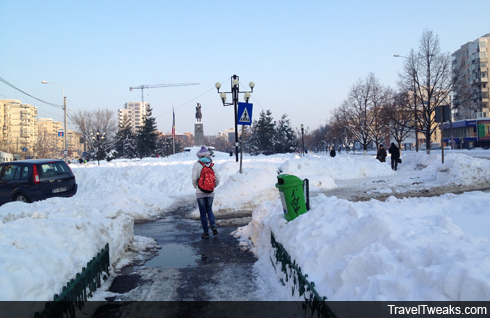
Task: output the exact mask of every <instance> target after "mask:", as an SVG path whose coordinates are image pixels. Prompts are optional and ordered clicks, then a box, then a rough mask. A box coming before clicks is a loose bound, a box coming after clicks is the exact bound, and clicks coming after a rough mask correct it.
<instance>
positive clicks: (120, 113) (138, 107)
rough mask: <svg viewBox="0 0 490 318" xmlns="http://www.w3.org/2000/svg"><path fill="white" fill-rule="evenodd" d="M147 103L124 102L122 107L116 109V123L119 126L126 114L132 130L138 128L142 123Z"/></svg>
mask: <svg viewBox="0 0 490 318" xmlns="http://www.w3.org/2000/svg"><path fill="white" fill-rule="evenodd" d="M147 105H148V103H141V102H130V103H126V104H124V108H120V109H118V110H117V125H118V126H121V125H122V123H123V122H124V117H125V116H127V118H128V119H129V122H130V123H131V127H132V128H133V130H134V131H138V129H139V128H140V127H141V126H142V125H143V123H144V118H145V117H146V106H147Z"/></svg>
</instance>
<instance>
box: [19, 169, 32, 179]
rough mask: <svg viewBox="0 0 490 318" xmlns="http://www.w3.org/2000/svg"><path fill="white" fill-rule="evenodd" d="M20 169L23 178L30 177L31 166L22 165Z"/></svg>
mask: <svg viewBox="0 0 490 318" xmlns="http://www.w3.org/2000/svg"><path fill="white" fill-rule="evenodd" d="M18 170H19V171H20V178H21V179H29V172H30V169H29V166H20V169H18Z"/></svg>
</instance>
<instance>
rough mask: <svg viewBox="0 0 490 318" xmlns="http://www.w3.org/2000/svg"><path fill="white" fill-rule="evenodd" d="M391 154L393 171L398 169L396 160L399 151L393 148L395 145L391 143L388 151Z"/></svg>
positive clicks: (398, 157) (398, 156)
mask: <svg viewBox="0 0 490 318" xmlns="http://www.w3.org/2000/svg"><path fill="white" fill-rule="evenodd" d="M388 151H389V152H390V154H391V169H393V170H395V171H396V169H397V168H398V159H400V149H398V147H397V146H395V143H394V142H392V143H391V147H390V149H389V150H388Z"/></svg>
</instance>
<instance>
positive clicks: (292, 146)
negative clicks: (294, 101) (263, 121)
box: [274, 114, 298, 153]
mask: <svg viewBox="0 0 490 318" xmlns="http://www.w3.org/2000/svg"><path fill="white" fill-rule="evenodd" d="M287 117H288V115H286V114H284V115H282V117H281V119H280V120H279V122H278V123H277V127H276V129H275V138H274V140H275V144H274V148H275V151H276V153H286V152H294V151H295V150H296V148H297V147H298V140H297V139H296V136H295V134H294V130H293V128H291V122H290V120H289V119H288V118H287Z"/></svg>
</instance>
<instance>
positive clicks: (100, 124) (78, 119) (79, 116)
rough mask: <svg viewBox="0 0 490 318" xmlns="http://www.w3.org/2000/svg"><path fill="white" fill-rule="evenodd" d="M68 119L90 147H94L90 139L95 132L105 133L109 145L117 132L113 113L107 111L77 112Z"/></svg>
mask: <svg viewBox="0 0 490 318" xmlns="http://www.w3.org/2000/svg"><path fill="white" fill-rule="evenodd" d="M69 118H70V120H71V121H72V122H73V124H74V125H75V130H76V131H78V132H80V133H81V134H82V135H83V137H84V139H85V141H86V142H87V143H88V145H89V146H90V147H93V146H94V139H93V138H92V137H93V134H95V133H96V132H99V133H105V134H106V137H107V140H108V142H109V143H111V140H112V139H113V137H114V135H115V134H116V132H117V120H116V116H115V113H114V111H112V110H109V109H98V110H91V111H79V112H75V113H72V114H70V116H69ZM106 142H107V141H106Z"/></svg>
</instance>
